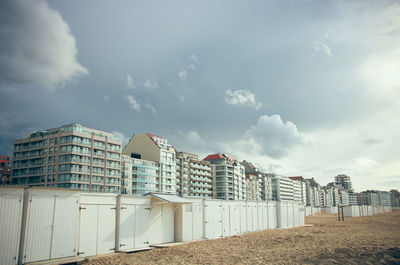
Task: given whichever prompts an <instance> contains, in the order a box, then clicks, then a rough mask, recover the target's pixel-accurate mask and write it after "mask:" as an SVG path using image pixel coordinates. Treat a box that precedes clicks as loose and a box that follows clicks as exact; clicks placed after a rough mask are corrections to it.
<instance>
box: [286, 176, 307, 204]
mask: <svg viewBox="0 0 400 265" xmlns="http://www.w3.org/2000/svg"><path fill="white" fill-rule="evenodd" d="M289 178H290V179H291V180H293V199H294V200H295V201H298V202H301V203H303V204H306V202H307V195H306V182H305V179H304V178H303V177H302V176H296V177H289Z"/></svg>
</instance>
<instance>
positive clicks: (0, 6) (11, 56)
mask: <svg viewBox="0 0 400 265" xmlns="http://www.w3.org/2000/svg"><path fill="white" fill-rule="evenodd" d="M0 39H1V42H0V69H1V71H0V80H1V81H0V85H9V84H24V85H25V84H27V85H38V86H43V87H45V88H47V89H55V87H56V86H59V85H63V84H64V83H65V82H67V81H70V80H72V79H74V78H76V77H78V76H81V75H85V74H87V73H88V71H87V69H85V68H84V67H82V66H81V65H80V64H79V63H78V62H77V60H76V55H77V52H78V51H77V49H76V41H75V38H74V37H73V36H72V35H71V34H70V30H69V27H68V24H66V23H65V22H64V20H63V19H62V17H61V15H60V14H59V13H58V12H57V11H55V10H52V9H50V8H49V6H48V4H47V2H46V1H34V0H30V1H24V0H5V1H2V2H1V3H0Z"/></svg>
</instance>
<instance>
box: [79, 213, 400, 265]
mask: <svg viewBox="0 0 400 265" xmlns="http://www.w3.org/2000/svg"><path fill="white" fill-rule="evenodd" d="M306 223H307V224H312V226H306V227H299V228H291V229H275V230H270V231H262V232H254V233H248V234H244V235H239V236H233V237H229V238H221V239H215V240H204V241H199V242H192V243H188V244H183V245H179V246H174V247H170V248H165V249H153V250H150V251H144V252H137V253H131V254H117V255H112V256H105V257H100V258H95V259H92V260H89V261H85V262H83V263H82V264H96V265H97V264H400V210H397V211H393V212H391V213H385V214H379V215H374V216H368V217H353V218H350V217H349V218H346V219H345V221H344V222H338V221H337V217H336V216H335V215H327V214H317V215H316V216H311V217H306Z"/></svg>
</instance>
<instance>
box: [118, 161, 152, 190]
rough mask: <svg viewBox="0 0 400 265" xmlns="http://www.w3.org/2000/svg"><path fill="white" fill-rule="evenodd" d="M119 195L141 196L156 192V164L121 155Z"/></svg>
mask: <svg viewBox="0 0 400 265" xmlns="http://www.w3.org/2000/svg"><path fill="white" fill-rule="evenodd" d="M121 163H122V182H121V189H122V190H121V193H122V194H129V195H136V196H141V195H144V194H146V193H152V192H157V191H158V190H157V177H158V174H157V172H158V171H159V165H158V163H157V162H153V161H147V160H143V159H137V158H131V157H129V156H126V155H122V159H121Z"/></svg>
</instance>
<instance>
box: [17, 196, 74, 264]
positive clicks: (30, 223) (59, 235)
mask: <svg viewBox="0 0 400 265" xmlns="http://www.w3.org/2000/svg"><path fill="white" fill-rule="evenodd" d="M24 200H25V202H26V205H25V207H24V211H25V214H24V215H25V216H26V220H25V223H24V227H23V228H22V231H23V235H22V241H23V242H22V246H23V247H22V250H23V251H22V252H21V253H20V261H21V262H22V263H28V262H35V261H42V260H49V259H56V258H63V257H71V256H75V255H76V254H77V251H76V249H77V247H76V242H77V240H76V239H77V231H78V209H79V208H78V207H79V193H77V192H76V191H70V190H60V189H46V188H30V189H26V190H25V197H24Z"/></svg>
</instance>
